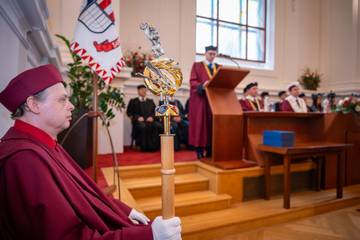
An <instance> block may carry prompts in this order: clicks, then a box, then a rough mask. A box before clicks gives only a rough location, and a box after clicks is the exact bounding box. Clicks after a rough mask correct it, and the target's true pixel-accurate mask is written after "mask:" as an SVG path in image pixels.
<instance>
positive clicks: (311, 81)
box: [299, 68, 322, 91]
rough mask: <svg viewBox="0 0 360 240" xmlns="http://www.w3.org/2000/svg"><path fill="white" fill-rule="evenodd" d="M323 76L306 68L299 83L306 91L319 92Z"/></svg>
mask: <svg viewBox="0 0 360 240" xmlns="http://www.w3.org/2000/svg"><path fill="white" fill-rule="evenodd" d="M321 77H322V74H320V73H318V71H312V70H311V69H310V68H306V69H305V70H304V72H303V74H302V75H301V76H300V79H299V83H300V85H301V86H302V87H303V88H304V89H306V90H315V91H316V90H317V89H318V88H319V86H320V82H321Z"/></svg>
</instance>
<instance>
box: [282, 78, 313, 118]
mask: <svg viewBox="0 0 360 240" xmlns="http://www.w3.org/2000/svg"><path fill="white" fill-rule="evenodd" d="M288 91H289V96H287V97H286V98H285V100H284V101H283V102H282V104H281V107H280V108H281V111H282V112H297V113H306V112H307V111H308V107H307V105H306V102H305V101H304V99H302V98H300V97H299V95H300V94H301V92H300V85H299V83H297V82H294V83H291V84H289V86H288Z"/></svg>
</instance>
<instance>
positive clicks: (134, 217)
mask: <svg viewBox="0 0 360 240" xmlns="http://www.w3.org/2000/svg"><path fill="white" fill-rule="evenodd" d="M129 218H130V220H131V221H132V222H133V223H135V224H140V223H141V224H144V225H148V223H149V222H150V219H149V218H148V217H147V216H145V215H144V214H142V213H141V212H139V211H137V210H136V209H135V208H133V209H132V210H131V212H130V214H129Z"/></svg>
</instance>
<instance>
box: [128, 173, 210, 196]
mask: <svg viewBox="0 0 360 240" xmlns="http://www.w3.org/2000/svg"><path fill="white" fill-rule="evenodd" d="M123 183H124V184H125V186H126V187H127V188H128V189H129V191H130V192H131V194H132V195H133V197H134V198H135V199H137V198H144V197H154V196H161V177H160V176H154V177H143V178H128V179H124V181H123ZM208 189H209V179H208V178H207V177H205V176H203V175H201V174H199V173H187V174H176V175H175V192H176V193H185V192H191V191H205V190H208Z"/></svg>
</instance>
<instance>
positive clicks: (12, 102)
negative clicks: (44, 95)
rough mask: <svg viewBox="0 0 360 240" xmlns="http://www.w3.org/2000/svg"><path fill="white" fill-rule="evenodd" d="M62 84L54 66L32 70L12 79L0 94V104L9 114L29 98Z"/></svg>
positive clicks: (44, 66) (59, 74)
mask: <svg viewBox="0 0 360 240" xmlns="http://www.w3.org/2000/svg"><path fill="white" fill-rule="evenodd" d="M60 82H62V77H61V73H60V72H59V71H58V70H57V69H56V67H55V66H54V65H51V64H47V65H42V66H40V67H36V68H32V69H29V70H26V71H25V72H22V73H20V74H19V75H17V76H16V77H14V78H13V79H12V80H11V81H10V83H9V84H8V85H7V86H6V88H5V89H4V90H3V91H2V92H1V93H0V103H2V105H4V106H5V107H6V108H7V109H8V110H9V111H10V112H15V110H16V109H17V108H18V107H19V106H20V105H21V104H23V103H24V102H25V101H26V99H27V98H28V97H29V96H32V95H35V94H37V93H38V92H41V91H42V90H44V89H46V88H48V87H51V86H52V85H55V84H57V83H60Z"/></svg>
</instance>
